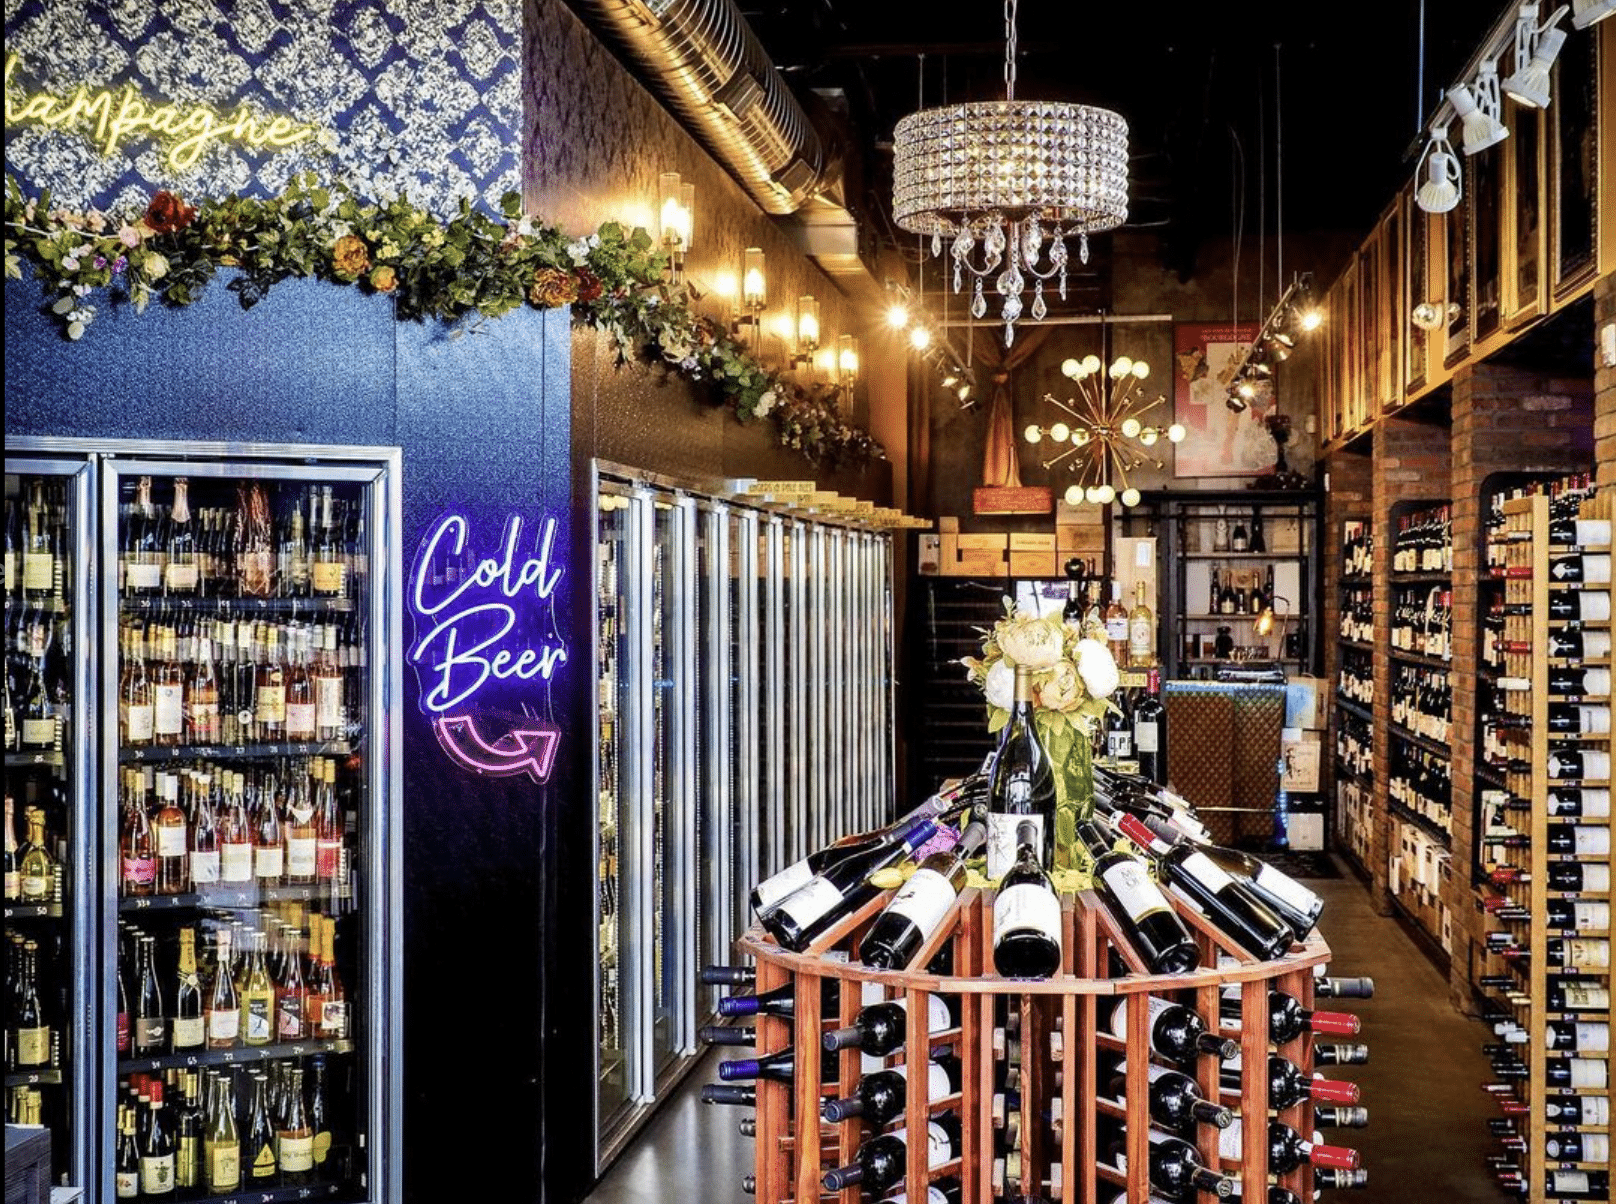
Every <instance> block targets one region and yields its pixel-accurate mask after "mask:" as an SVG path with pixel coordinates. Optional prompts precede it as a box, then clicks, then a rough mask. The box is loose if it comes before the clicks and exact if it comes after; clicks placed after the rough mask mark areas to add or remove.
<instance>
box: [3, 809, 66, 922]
mask: <svg viewBox="0 0 1616 1204" xmlns="http://www.w3.org/2000/svg"><path fill="white" fill-rule="evenodd" d="M6 802H7V803H10V802H11V800H10V799H9V798H8V799H7V800H6ZM23 819H24V821H25V823H26V824H27V827H28V841H27V844H26V845H25V846H24V848H23V850H22V855H21V856H20V857H19V858H17V861H16V870H17V873H16V882H15V886H14V889H15V892H16V896H15V897H17V898H19V899H21V900H22V902H24V903H44V902H46V901H47V900H48V899H49V898H50V897H51V892H52V890H53V888H54V885H55V881H56V858H54V857H52V856H51V852H50V847H49V844H48V843H47V841H46V839H45V812H44V810H43V809H42V808H40V807H29V808H28V809H27V810H26V811H25V812H24V813H23ZM6 836H7V837H8V838H9V837H10V836H11V824H10V822H9V821H8V822H7V824H6ZM7 897H8V898H10V897H12V896H10V895H8V896H7Z"/></svg>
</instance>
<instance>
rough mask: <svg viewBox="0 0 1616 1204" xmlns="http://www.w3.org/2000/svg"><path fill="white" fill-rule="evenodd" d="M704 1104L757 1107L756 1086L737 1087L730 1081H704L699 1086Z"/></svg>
mask: <svg viewBox="0 0 1616 1204" xmlns="http://www.w3.org/2000/svg"><path fill="white" fill-rule="evenodd" d="M701 1102H702V1103H704V1104H736V1105H738V1106H740V1107H743V1108H755V1107H757V1088H756V1087H737V1086H735V1085H734V1084H732V1083H705V1084H703V1085H702V1088H701Z"/></svg>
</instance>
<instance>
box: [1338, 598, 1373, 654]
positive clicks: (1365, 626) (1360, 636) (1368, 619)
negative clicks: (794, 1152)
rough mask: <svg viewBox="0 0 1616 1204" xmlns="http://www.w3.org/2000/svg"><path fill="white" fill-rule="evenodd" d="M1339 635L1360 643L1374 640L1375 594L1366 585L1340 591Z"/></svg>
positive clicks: (1369, 642) (1368, 642) (1370, 642)
mask: <svg viewBox="0 0 1616 1204" xmlns="http://www.w3.org/2000/svg"><path fill="white" fill-rule="evenodd" d="M1340 636H1341V638H1342V639H1344V640H1354V641H1356V642H1358V643H1360V644H1372V643H1374V642H1375V594H1374V591H1373V590H1371V589H1370V588H1369V587H1368V586H1363V585H1354V586H1350V587H1348V588H1347V589H1345V590H1343V591H1342V593H1341V627H1340Z"/></svg>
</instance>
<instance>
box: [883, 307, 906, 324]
mask: <svg viewBox="0 0 1616 1204" xmlns="http://www.w3.org/2000/svg"><path fill="white" fill-rule="evenodd" d="M887 325H888V326H890V327H892V329H893V330H902V329H903V328H904V327H905V326H907V325H909V309H908V307H907V306H904V305H892V306H889V307H888V308H887Z"/></svg>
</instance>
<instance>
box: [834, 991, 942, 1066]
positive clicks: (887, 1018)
mask: <svg viewBox="0 0 1616 1204" xmlns="http://www.w3.org/2000/svg"><path fill="white" fill-rule="evenodd" d="M908 1012H909V1008H908V1004H907V1003H906V1002H905V1001H904V1000H902V999H889V1000H887V1001H885V1002H884V1003H872V1004H869V1005H868V1006H866V1007H863V1008H860V1009H859V1012H858V1015H856V1016H854V1017H853V1023H852V1024H849V1025H847V1026H845V1027H843V1028H833V1029H828V1030H826V1032H825V1033H824V1035H823V1036H822V1037H821V1039H820V1042H821V1044H822V1045H823V1046H824V1049H825V1052H826V1053H835V1052H836V1051H837V1050H839V1049H859V1050H862V1051H863V1052H864V1053H866V1054H869V1055H870V1056H871V1057H877V1058H884V1057H886V1056H887V1055H888V1054H891V1053H895V1052H896V1051H897V1050H899V1049H901V1048H902V1047H903V1042H904V1036H905V1021H906V1020H907V1018H908ZM958 1023H959V1019H958V1016H957V1015H956V1014H955V1005H953V1004H951V1003H950V1001H949V999H948V997H947V996H943V995H927V996H926V1031H927V1032H928V1033H930V1034H932V1035H933V1036H935V1035H936V1034H937V1033H941V1032H946V1031H948V1030H949V1029H951V1028H953V1027H955V1026H956V1025H957V1024H958Z"/></svg>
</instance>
